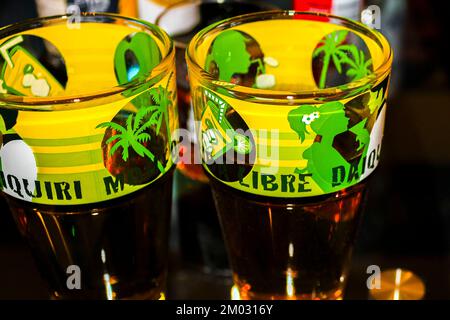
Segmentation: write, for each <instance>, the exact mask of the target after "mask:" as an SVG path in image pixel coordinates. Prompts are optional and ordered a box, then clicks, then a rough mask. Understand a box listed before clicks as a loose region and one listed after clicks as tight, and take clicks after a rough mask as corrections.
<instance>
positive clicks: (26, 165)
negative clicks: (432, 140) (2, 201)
mask: <svg viewBox="0 0 450 320" xmlns="http://www.w3.org/2000/svg"><path fill="white" fill-rule="evenodd" d="M17 116H18V112H17V110H8V109H0V136H1V139H0V141H1V145H0V170H1V171H2V172H3V177H4V178H5V181H4V182H5V186H3V192H4V193H6V194H8V195H10V196H13V197H16V198H20V199H22V200H26V201H31V200H32V194H33V193H34V183H33V182H34V181H35V180H37V166H36V159H35V157H34V154H33V150H32V149H31V148H30V146H28V145H27V144H26V143H25V141H23V140H22V139H21V138H20V137H19V136H18V135H17V134H15V133H14V131H13V130H12V129H13V127H14V126H15V124H16V121H17ZM23 181H27V182H31V183H28V186H27V190H26V191H25V190H24V189H25V188H23V186H22V183H23Z"/></svg>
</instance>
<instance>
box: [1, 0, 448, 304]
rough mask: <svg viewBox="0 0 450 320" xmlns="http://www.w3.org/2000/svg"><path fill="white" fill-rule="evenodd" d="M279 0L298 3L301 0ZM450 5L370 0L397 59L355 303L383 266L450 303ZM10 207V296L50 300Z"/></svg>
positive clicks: (29, 8) (184, 293) (25, 11)
mask: <svg viewBox="0 0 450 320" xmlns="http://www.w3.org/2000/svg"><path fill="white" fill-rule="evenodd" d="M269 2H272V3H274V4H276V5H278V6H280V7H284V8H291V7H292V2H291V1H269ZM444 3H445V2H443V1H437V0H434V1H427V0H405V1H401V0H395V1H394V0H389V1H380V0H378V1H375V0H374V1H365V3H364V6H367V5H370V4H376V5H378V6H379V7H380V8H381V12H382V18H381V32H382V33H384V34H385V35H386V36H387V37H388V38H389V40H390V41H391V43H392V44H393V47H394V50H395V52H394V56H395V63H394V68H393V71H392V72H393V81H392V83H391V88H390V90H391V91H390V96H389V103H388V114H387V120H386V121H387V122H386V128H385V137H384V144H383V152H382V161H381V165H380V167H379V169H378V170H377V173H376V175H375V177H374V179H373V180H372V188H371V191H370V192H371V193H370V197H369V200H368V203H367V208H366V212H365V215H364V218H363V221H362V224H361V228H360V232H359V236H358V239H357V242H356V243H357V245H356V248H355V253H354V259H353V265H352V270H351V274H350V279H349V286H348V290H347V291H348V292H347V298H359V299H365V298H367V289H366V288H365V279H366V278H367V274H366V273H365V269H366V267H367V266H368V265H370V264H378V265H380V266H381V268H382V269H383V268H391V267H403V268H407V269H411V270H412V271H414V272H416V273H417V274H418V275H419V276H420V277H421V278H422V279H423V280H424V282H425V284H426V288H427V294H426V298H428V299H450V142H449V138H450V91H449V87H450V81H449V80H450V79H449V74H450V73H449V61H450V60H449V59H448V52H449V50H448V28H447V21H446V18H447V11H446V10H445V8H444ZM36 15H37V10H36V5H35V2H34V1H32V0H21V1H12V0H8V1H6V0H2V1H1V2H0V26H5V25H7V24H10V23H13V22H17V21H21V20H23V19H26V18H31V17H35V16H36ZM0 210H1V211H0V277H1V278H2V281H1V282H0V299H12V298H27V299H45V298H46V297H47V295H46V291H45V285H44V283H43V282H42V280H40V278H39V276H38V274H37V271H36V270H35V267H34V265H33V262H32V259H31V256H30V253H29V251H28V249H27V247H26V245H25V243H24V242H23V240H22V239H21V238H20V236H19V234H18V232H17V230H16V227H15V225H14V222H13V220H12V218H11V216H10V214H9V212H8V209H7V207H6V205H5V204H4V201H3V198H1V197H0ZM171 268H173V269H175V270H177V268H176V266H175V267H171ZM173 277H174V280H173V282H177V283H180V282H181V283H183V281H184V282H185V283H188V282H189V281H190V282H191V283H192V282H195V283H196V288H193V289H192V290H191V291H189V287H188V284H187V287H186V286H181V287H182V290H180V289H178V290H179V292H178V293H174V294H173V297H179V298H214V297H216V298H220V297H224V298H226V295H227V294H228V288H229V287H228V284H229V283H230V282H229V280H227V279H225V280H223V281H222V280H221V281H215V280H212V282H213V283H215V286H211V285H208V281H209V280H208V279H206V280H205V278H204V277H203V276H202V275H200V274H197V275H196V274H189V273H179V274H175V275H174V276H173ZM192 279H195V280H194V281H192ZM170 283H171V282H170V281H169V291H170V290H171V284H170ZM202 285H204V286H209V287H208V288H209V291H208V292H205V290H203V291H202V289H201V288H202ZM191 286H192V284H191ZM176 287H180V286H174V285H172V288H176ZM214 288H215V289H217V293H214ZM174 290H177V289H174Z"/></svg>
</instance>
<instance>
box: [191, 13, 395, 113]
mask: <svg viewBox="0 0 450 320" xmlns="http://www.w3.org/2000/svg"><path fill="white" fill-rule="evenodd" d="M295 16H309V17H315V18H317V17H322V18H328V19H334V20H338V21H340V22H343V24H342V25H343V26H345V27H347V28H349V29H350V30H355V31H358V32H362V33H363V34H364V35H366V36H367V34H366V33H368V34H369V35H370V36H371V39H372V40H374V41H375V42H376V44H377V46H378V47H379V48H380V49H381V51H382V53H383V56H384V59H383V62H382V63H381V64H380V66H379V67H378V68H377V69H376V70H374V71H373V72H372V73H371V74H369V75H367V76H365V77H363V78H361V79H359V80H356V81H351V82H348V83H345V84H344V85H340V86H334V87H328V88H324V89H319V88H318V89H314V90H299V91H288V90H272V89H269V90H267V89H257V88H251V87H246V86H242V85H238V84H234V83H231V82H226V81H221V80H218V79H216V78H214V77H212V75H211V74H210V73H209V72H207V71H206V70H205V69H204V68H203V67H201V66H200V65H199V64H198V62H197V60H196V59H195V55H196V53H195V48H196V45H197V43H199V42H201V41H202V40H203V39H204V37H205V36H207V35H209V34H211V33H213V32H214V33H216V32H217V33H220V32H222V31H224V30H227V29H229V28H232V27H236V26H239V25H243V24H247V23H251V22H259V21H268V20H281V19H289V18H292V17H295ZM323 23H331V24H335V23H333V22H328V21H327V22H323ZM392 60H393V51H392V48H391V46H390V44H389V42H388V41H387V39H386V37H385V36H383V35H382V34H381V33H380V32H378V31H376V30H373V29H371V28H369V27H367V26H366V25H364V24H362V23H360V22H357V21H354V20H351V19H348V18H344V17H339V16H335V15H332V14H327V13H321V12H307V11H295V10H272V11H263V12H256V13H250V14H244V15H240V16H236V17H232V18H228V19H225V20H222V21H219V22H216V23H213V24H211V25H209V26H208V27H206V28H204V29H202V30H201V31H199V32H198V33H197V34H196V35H195V36H194V37H193V38H192V40H191V42H190V43H189V45H188V48H187V50H186V61H187V64H188V67H189V72H190V73H193V74H194V75H196V76H198V78H199V82H200V83H202V84H207V87H211V85H213V87H214V88H215V89H214V91H217V89H220V90H221V91H223V90H224V91H226V92H227V93H228V94H229V95H231V96H233V97H237V98H239V97H242V96H243V95H245V96H246V97H249V98H250V99H251V100H252V102H254V103H262V104H267V103H273V104H286V101H289V102H290V103H289V105H291V104H295V103H296V102H297V101H304V100H305V99H312V100H317V99H324V100H327V99H330V100H336V99H339V98H342V97H347V96H352V93H354V92H358V89H362V88H364V87H365V86H367V85H375V84H376V83H377V81H378V80H379V79H384V78H385V77H386V76H387V75H388V74H389V73H390V69H391V65H392Z"/></svg>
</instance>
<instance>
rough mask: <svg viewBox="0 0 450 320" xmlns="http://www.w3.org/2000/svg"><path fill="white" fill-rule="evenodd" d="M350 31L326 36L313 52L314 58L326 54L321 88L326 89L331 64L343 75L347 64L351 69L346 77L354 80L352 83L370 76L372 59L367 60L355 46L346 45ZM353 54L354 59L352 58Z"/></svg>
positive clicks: (320, 81)
mask: <svg viewBox="0 0 450 320" xmlns="http://www.w3.org/2000/svg"><path fill="white" fill-rule="evenodd" d="M347 35H348V31H346V30H339V31H335V32H332V33H330V34H328V35H326V36H325V37H324V38H322V40H321V41H320V42H319V46H318V47H317V48H316V49H315V50H314V52H313V58H316V57H318V56H319V55H320V54H321V53H323V54H324V57H323V66H322V71H321V73H320V79H319V88H320V89H323V88H325V84H326V79H327V73H328V69H329V66H330V62H332V63H333V65H334V66H335V68H336V70H337V72H338V73H339V74H340V73H342V64H347V65H348V66H349V69H348V70H347V72H346V75H347V76H348V77H350V78H352V81H355V80H358V79H361V78H363V77H365V76H366V75H368V74H369V73H370V72H371V71H370V69H369V67H370V65H371V64H372V59H368V60H365V54H364V52H363V50H359V49H358V48H357V47H356V45H354V44H350V45H348V44H344V41H345V39H346V38H347ZM349 54H351V56H352V58H350V56H349Z"/></svg>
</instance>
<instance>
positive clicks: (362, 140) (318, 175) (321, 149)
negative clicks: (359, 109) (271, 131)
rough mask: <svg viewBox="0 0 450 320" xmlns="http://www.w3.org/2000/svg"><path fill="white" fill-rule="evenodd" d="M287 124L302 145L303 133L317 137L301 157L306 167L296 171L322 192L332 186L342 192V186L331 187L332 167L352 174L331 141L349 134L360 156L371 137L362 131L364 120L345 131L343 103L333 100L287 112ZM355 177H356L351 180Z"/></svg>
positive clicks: (333, 178)
mask: <svg viewBox="0 0 450 320" xmlns="http://www.w3.org/2000/svg"><path fill="white" fill-rule="evenodd" d="M288 121H289V124H290V126H291V128H292V129H293V130H294V131H295V132H296V133H297V134H298V136H299V139H300V141H302V142H303V141H304V140H305V138H306V134H309V133H311V131H312V133H315V134H316V136H315V139H314V142H313V143H312V145H311V146H310V147H309V148H307V149H306V150H305V151H304V152H303V154H302V158H303V159H305V160H308V163H307V166H306V167H305V168H298V169H297V172H299V173H303V172H306V173H311V174H312V177H313V179H314V181H315V182H316V183H317V184H318V185H319V186H320V187H321V189H322V190H330V191H333V187H336V189H342V188H343V185H341V184H340V185H339V186H337V185H336V186H334V185H333V183H332V182H333V181H335V180H336V177H333V174H334V172H333V168H336V167H342V168H344V170H345V172H351V170H350V166H351V163H350V162H349V161H347V159H345V158H344V157H343V156H342V155H341V154H340V153H339V151H338V150H336V148H334V146H333V144H334V139H335V137H336V136H337V135H339V134H341V133H344V132H346V131H350V132H352V133H353V134H354V135H355V136H356V141H357V142H358V146H357V149H358V150H359V151H361V153H364V152H367V146H368V144H369V140H370V135H369V132H368V131H367V130H366V128H365V123H366V120H365V119H364V120H363V121H361V122H359V123H358V124H357V125H355V126H353V127H351V128H348V124H349V118H348V117H347V116H346V114H345V106H344V104H342V103H341V102H339V101H334V102H328V103H324V104H322V105H320V106H314V105H302V106H300V107H298V108H296V109H294V110H292V111H291V112H289V114H288ZM310 130H311V131H310ZM360 160H361V158H358V159H357V161H358V162H359V161H360ZM353 165H355V164H353ZM356 165H359V163H356ZM358 178H359V176H358V177H357V176H355V177H354V179H358ZM351 182H353V181H348V180H347V179H346V180H345V185H348V184H350V183H351ZM344 187H345V186H344Z"/></svg>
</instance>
